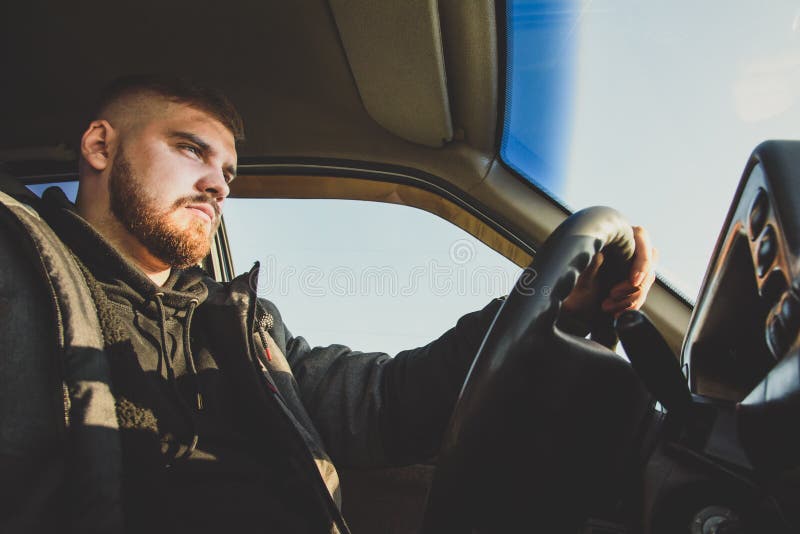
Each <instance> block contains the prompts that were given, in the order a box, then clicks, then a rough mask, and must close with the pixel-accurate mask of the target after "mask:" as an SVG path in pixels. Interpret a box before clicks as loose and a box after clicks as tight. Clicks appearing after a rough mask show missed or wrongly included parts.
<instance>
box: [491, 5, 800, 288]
mask: <svg viewBox="0 0 800 534" xmlns="http://www.w3.org/2000/svg"><path fill="white" fill-rule="evenodd" d="M507 9H508V12H507V17H508V19H507V20H508V25H507V67H508V68H507V74H506V110H505V111H506V113H505V127H504V133H503V141H502V157H503V159H504V161H505V162H506V163H507V164H508V165H509V166H510V167H511V168H513V169H514V170H516V171H517V172H519V173H520V174H521V175H522V176H524V177H525V178H526V179H528V180H530V181H531V182H533V183H534V184H536V185H537V186H538V187H540V188H541V189H543V190H544V191H545V192H547V193H548V194H550V195H551V196H552V197H553V198H555V199H556V200H557V201H559V202H560V203H561V204H563V205H565V206H566V207H568V208H569V209H570V210H578V209H581V208H584V207H586V206H590V205H596V204H604V205H609V206H613V207H616V208H617V209H619V210H620V211H622V212H623V214H624V215H626V217H627V218H628V219H629V220H630V221H631V223H632V224H638V225H642V226H645V227H646V228H647V229H648V230H649V232H650V234H651V236H652V239H653V242H654V244H655V245H656V246H657V248H658V249H659V251H660V261H659V272H660V273H661V274H662V275H663V276H664V278H665V279H666V280H667V281H668V282H669V283H670V284H672V285H673V286H674V287H675V288H676V289H678V290H679V291H680V292H681V293H683V294H684V295H686V296H687V297H689V298H690V299H693V298H694V297H695V296H696V295H697V292H698V290H699V287H700V284H701V282H702V278H703V275H704V273H705V268H706V264H707V262H708V260H709V257H710V254H711V252H712V249H713V247H714V243H715V241H716V238H717V235H718V233H719V231H720V228H721V226H722V222H723V220H724V217H725V214H726V211H727V208H728V205H729V203H730V201H731V199H732V198H733V193H734V190H735V188H736V185H737V183H738V181H739V178H740V176H741V173H742V170H743V169H744V165H745V163H746V161H747V157H748V155H749V154H750V152H751V151H752V149H753V148H755V146H756V145H758V143H760V142H761V141H764V140H766V139H779V138H796V137H797V133H798V125H799V124H800V105H798V97H799V96H800V8H799V7H798V4H797V2H796V1H793V0H792V1H790V0H774V1H770V2H760V1H756V0H744V1H737V2H730V1H723V0H712V1H708V2H696V1H689V0H673V1H670V2H641V1H638V0H613V1H612V0H594V1H592V0H572V1H542V0H509V2H508V4H507Z"/></svg>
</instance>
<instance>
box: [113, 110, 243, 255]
mask: <svg viewBox="0 0 800 534" xmlns="http://www.w3.org/2000/svg"><path fill="white" fill-rule="evenodd" d="M235 167H236V148H235V143H234V140H233V135H232V134H231V133H230V131H229V130H228V129H227V128H225V127H224V126H223V125H222V124H221V123H219V122H218V121H217V120H216V119H214V118H213V117H211V116H210V115H208V114H206V113H205V112H202V111H198V110H195V109H193V108H190V107H188V106H186V105H182V104H169V105H168V107H167V112H166V113H165V114H164V115H163V116H161V117H159V118H156V119H154V120H152V121H149V122H147V123H146V124H144V125H143V126H142V127H141V128H139V129H137V130H136V131H134V132H133V133H132V134H131V135H130V136H127V137H125V138H124V139H122V140H121V141H120V145H119V146H118V148H117V151H116V153H115V155H114V160H113V164H112V167H111V170H110V172H109V198H110V209H111V213H112V214H113V215H114V216H115V217H116V218H117V219H118V220H119V221H120V222H121V223H122V225H123V226H124V227H125V229H126V230H127V231H128V232H130V234H131V235H132V236H133V237H135V238H136V239H137V240H138V241H139V242H140V243H141V244H142V245H143V246H144V247H145V248H146V249H147V250H148V251H149V252H150V254H152V255H153V256H154V257H155V258H157V259H158V260H160V261H162V262H164V263H165V264H167V265H169V266H171V267H175V268H186V267H188V266H190V265H193V264H196V263H197V262H199V261H200V260H201V259H202V258H203V257H205V255H206V254H208V252H209V249H210V246H211V238H212V236H213V235H214V232H215V231H216V229H217V228H218V227H219V223H220V214H221V210H222V203H223V201H224V199H225V197H227V196H228V193H229V189H228V182H230V180H231V179H233V176H234V173H235Z"/></svg>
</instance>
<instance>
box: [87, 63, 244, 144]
mask: <svg viewBox="0 0 800 534" xmlns="http://www.w3.org/2000/svg"><path fill="white" fill-rule="evenodd" d="M146 92H150V93H155V94H157V95H159V96H162V97H164V98H166V99H167V100H170V101H172V102H179V103H181V104H188V105H190V106H192V107H194V108H197V109H199V110H202V111H205V112H206V113H208V114H209V115H211V116H212V117H214V118H215V119H217V120H218V121H219V122H221V123H222V124H223V125H224V126H225V127H226V128H227V129H228V130H230V132H231V133H232V134H233V138H234V139H235V140H236V141H237V142H239V141H243V140H244V123H243V122H242V117H241V116H240V115H239V112H238V111H236V108H235V107H234V106H233V104H232V103H231V101H230V100H228V97H226V96H225V95H224V94H223V93H222V92H221V91H219V90H217V89H214V88H211V87H206V86H203V85H200V84H198V83H196V82H195V81H193V80H190V79H188V78H184V77H178V76H166V75H160V74H134V75H129V76H123V77H120V78H117V79H115V80H114V81H112V82H111V83H109V84H108V85H107V86H106V87H105V88H104V89H103V90H102V91H101V92H100V97H99V98H98V100H97V103H96V104H95V106H94V114H93V117H92V118H93V119H95V118H99V114H100V113H101V112H102V111H103V110H104V109H105V108H107V107H108V106H109V105H111V104H113V103H114V102H116V101H117V100H118V99H120V98H122V97H125V96H129V95H136V94H140V93H146Z"/></svg>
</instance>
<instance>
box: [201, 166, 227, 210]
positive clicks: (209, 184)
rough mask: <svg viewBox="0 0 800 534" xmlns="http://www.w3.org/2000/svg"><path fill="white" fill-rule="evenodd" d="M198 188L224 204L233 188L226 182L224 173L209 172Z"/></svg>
mask: <svg viewBox="0 0 800 534" xmlns="http://www.w3.org/2000/svg"><path fill="white" fill-rule="evenodd" d="M197 188H198V189H200V191H202V192H203V193H205V194H207V195H209V196H213V197H214V199H216V201H217V202H222V201H223V200H225V198H226V197H227V196H228V195H229V194H230V192H231V188H230V187H229V186H228V183H227V182H226V181H225V175H224V174H223V173H222V171H219V170H218V171H217V172H209V173H208V174H207V175H206V176H204V177H203V178H202V179H201V180H200V182H199V183H198V184H197Z"/></svg>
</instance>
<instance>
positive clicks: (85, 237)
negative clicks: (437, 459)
mask: <svg viewBox="0 0 800 534" xmlns="http://www.w3.org/2000/svg"><path fill="white" fill-rule="evenodd" d="M16 197H17V198H18V199H24V200H25V202H27V203H29V204H33V205H36V204H38V201H37V200H36V199H35V198H31V197H30V196H28V195H27V194H26V193H25V192H24V191H22V190H19V189H16ZM0 199H2V200H3V202H2V204H3V206H2V208H3V209H2V213H0V215H2V218H0V259H2V260H3V261H4V266H6V265H7V266H8V267H4V269H3V271H2V276H0V291H3V292H4V293H2V294H0V299H2V300H0V306H3V308H2V309H3V310H10V309H14V311H15V316H16V313H17V312H18V311H21V312H22V313H21V314H20V315H19V316H18V317H16V318H18V319H19V320H18V321H16V322H15V321H10V323H11V324H6V325H3V327H2V329H0V346H2V347H4V348H6V347H10V348H9V349H8V352H7V356H10V357H6V358H3V361H2V362H0V380H2V383H3V384H4V387H3V388H0V389H2V390H3V391H2V392H0V401H2V403H0V470H1V471H2V473H1V474H0V480H2V481H3V482H2V483H0V486H2V488H0V491H2V495H0V497H2V498H3V499H2V501H0V502H2V503H3V505H2V507H0V525H2V526H3V529H2V530H3V531H4V532H6V531H14V530H15V529H17V530H32V529H36V528H39V527H42V528H43V529H44V528H45V527H46V526H47V525H48V523H47V521H48V518H50V517H56V518H58V519H64V518H66V520H57V521H56V522H55V524H58V525H59V528H60V530H61V531H64V530H65V528H64V525H65V523H68V524H69V525H70V527H71V530H74V531H80V532H121V531H123V530H124V528H125V526H126V524H127V526H128V527H129V528H132V527H131V525H136V524H137V523H136V521H134V520H132V519H130V518H129V519H128V520H127V522H126V520H125V519H124V518H125V516H126V514H127V515H128V516H131V515H136V516H137V517H138V515H137V514H138V513H139V512H140V510H137V509H136V506H131V503H130V502H129V500H130V499H128V498H127V496H126V498H123V497H122V495H123V491H122V488H124V487H126V486H125V484H126V481H129V480H130V475H131V471H132V469H131V466H132V465H138V464H134V463H130V462H131V461H132V460H131V459H130V458H129V456H130V453H131V451H134V450H138V451H140V452H141V451H145V450H152V451H155V454H156V457H157V458H158V459H159V460H162V461H163V463H164V466H167V465H171V466H173V467H174V466H175V465H177V464H175V462H183V463H182V464H181V465H186V464H189V465H195V464H192V460H198V461H199V460H201V459H203V458H207V457H210V458H211V460H210V462H206V463H211V464H213V463H214V461H213V458H218V457H220V456H221V451H222V452H223V453H224V452H225V451H226V447H228V449H227V451H228V452H231V451H232V452H233V456H234V457H235V461H233V462H230V461H229V462H227V463H226V462H217V464H218V465H224V466H225V469H224V471H225V473H227V474H230V472H231V470H233V471H236V469H237V468H236V467H231V466H232V465H233V464H236V465H239V466H240V468H239V471H238V472H239V474H241V473H245V472H248V471H249V470H250V469H249V468H250V467H253V466H256V467H255V468H256V470H259V469H260V470H261V473H262V475H263V474H264V473H266V474H267V475H269V476H274V475H276V474H277V476H279V477H280V478H278V479H277V480H275V479H273V480H270V481H269V482H268V483H270V484H272V488H273V490H275V491H281V492H285V493H283V494H282V495H284V501H283V502H293V503H297V510H298V513H299V514H300V515H302V516H303V517H304V518H305V523H302V524H297V523H294V522H293V521H291V520H287V522H286V524H287V525H288V526H292V525H294V527H296V528H294V530H288V529H287V530H280V531H282V532H290V531H313V532H319V531H331V532H336V531H337V530H338V531H341V532H344V531H346V528H347V527H346V525H345V523H344V521H343V519H342V518H341V514H340V513H339V506H338V505H339V489H338V477H337V475H336V470H335V469H334V467H333V464H334V463H336V464H338V465H340V466H344V467H362V468H366V467H379V466H392V465H407V464H411V463H415V462H421V461H426V460H429V459H430V458H431V457H432V456H433V455H435V454H436V452H437V450H438V447H439V443H440V441H441V436H442V434H443V431H444V428H445V425H446V423H447V421H448V418H449V415H450V413H451V411H452V407H453V405H454V403H455V400H456V397H457V395H458V392H459V390H460V387H461V384H462V382H463V379H464V377H465V375H466V373H467V370H468V368H469V365H470V364H471V362H472V359H473V357H474V355H475V354H476V353H477V350H478V347H479V344H480V342H481V340H482V338H483V335H484V333H485V331H486V329H487V327H488V325H489V323H490V322H491V320H492V319H493V318H494V316H495V314H496V312H497V310H498V309H499V307H500V301H493V302H492V303H490V304H489V305H488V306H487V307H486V308H484V309H483V310H481V311H479V312H475V313H473V314H469V315H467V316H464V317H462V318H461V319H460V320H459V321H458V324H457V325H456V326H455V327H454V328H453V329H451V330H449V331H448V332H446V333H445V334H444V335H442V336H441V337H440V338H439V339H437V340H435V341H433V342H432V343H430V344H429V345H426V346H425V347H421V348H417V349H413V350H409V351H403V352H401V353H399V354H397V355H396V356H395V357H390V356H389V355H387V354H383V353H359V352H354V351H351V350H350V349H348V348H347V347H345V346H342V345H332V346H329V347H313V348H312V347H310V346H309V345H308V343H306V341H305V340H304V339H303V338H302V337H295V336H293V335H292V334H291V333H290V331H289V330H288V329H287V327H286V325H285V324H284V323H283V321H282V320H281V316H280V313H279V312H278V310H277V308H276V307H275V306H274V305H273V304H272V303H271V302H269V301H267V300H264V299H259V298H258V297H257V295H256V294H255V291H254V288H256V287H257V275H258V267H257V266H256V267H255V268H254V269H253V270H252V271H251V272H250V273H248V274H246V275H243V276H240V277H238V278H236V279H234V280H233V281H231V282H229V283H220V282H217V281H214V280H213V279H211V278H209V277H208V276H206V275H205V274H204V273H203V272H202V271H200V270H199V269H190V270H188V271H184V272H181V273H175V274H174V275H173V276H172V277H171V278H170V280H169V281H168V283H167V284H165V287H164V288H157V287H155V286H154V285H152V284H149V285H148V282H149V281H148V280H146V279H145V280H138V279H137V276H138V277H139V278H143V277H144V275H143V274H141V273H137V272H136V270H135V269H133V275H135V276H133V275H131V273H130V272H125V270H126V268H128V267H130V266H128V267H126V265H125V262H124V261H122V262H120V261H118V260H120V259H121V258H112V257H111V256H113V255H114V254H115V251H114V250H113V248H111V247H109V246H108V245H107V244H103V243H101V242H97V241H96V240H98V239H99V240H100V241H102V238H101V237H100V236H99V235H98V234H96V233H95V232H94V231H93V230H91V228H90V227H88V225H86V226H87V228H83V229H82V230H80V231H78V232H73V231H70V230H69V228H70V227H72V229H73V230H74V229H75V227H79V226H80V225H81V224H83V225H85V224H86V223H85V222H82V221H81V220H80V218H79V217H78V216H77V215H76V214H74V213H72V212H71V211H70V208H69V206H68V205H67V204H65V202H64V201H63V199H61V200H58V199H55V198H51V199H49V200H48V201H47V202H46V203H45V204H44V205H43V206H37V207H39V209H40V210H41V212H42V214H43V215H44V219H46V220H47V222H49V223H50V225H48V224H46V223H45V221H44V220H42V218H41V217H39V216H38V214H37V213H36V212H35V211H33V210H31V209H30V207H29V206H26V205H25V204H22V203H20V202H19V201H15V200H14V199H12V198H10V197H8V196H6V195H3V196H2V197H0ZM51 226H52V227H53V228H57V229H58V234H59V235H61V238H59V237H57V236H56V235H55V234H54V233H53V231H52V229H51ZM62 239H63V240H62ZM65 242H66V245H65V244H64V243H65ZM20 250H21V251H22V253H20ZM98 251H100V252H98ZM112 260H113V261H112ZM31 267H35V268H31ZM131 268H132V267H131ZM140 282H141V284H140ZM12 287H13V288H14V290H13V291H11V290H10V288H12ZM31 325H37V326H36V327H35V328H34V329H36V330H39V331H41V332H42V334H43V335H39V336H37V337H36V338H35V339H28V338H26V339H24V341H23V342H21V343H17V344H15V342H16V341H17V340H20V339H21V338H24V337H25V336H24V333H25V332H31V330H32V327H31ZM40 325H54V326H55V327H54V328H52V329H49V328H42V327H41V326H40ZM87 340H88V341H87ZM126 358H127V359H126ZM120 365H122V366H123V369H122V370H120V369H119V368H118V367H119V366H120ZM137 365H138V366H139V369H136V366H137ZM125 366H127V367H125ZM215 366H216V367H215ZM214 374H216V375H217V378H219V377H223V378H224V380H223V382H224V383H223V384H219V383H217V384H215V383H214V381H213V380H211V381H209V380H206V379H205V378H204V377H205V376H206V375H214ZM11 376H14V377H15V378H14V380H12V381H11V382H13V383H11V385H10V387H5V384H6V383H8V382H9V381H10V378H9V377H11ZM129 380H130V381H131V382H128V381H129ZM136 380H141V382H140V383H138V384H137V383H136ZM148 381H149V382H150V386H152V387H151V390H152V391H151V393H153V395H152V396H148V395H144V398H142V393H141V392H142V391H143V387H142V384H143V383H147V382H148ZM144 389H147V388H144ZM22 397H25V398H26V399H27V400H28V402H26V403H25V404H24V405H20V404H19V403H16V404H15V403H13V402H11V403H9V402H7V401H9V400H18V399H19V398H22ZM132 397H133V398H132ZM159 402H161V403H162V404H164V405H165V406H166V407H163V408H160V409H151V412H148V407H150V408H152V407H153V406H158V405H159ZM209 403H210V404H209ZM226 404H227V405H228V406H229V408H228V411H225V409H224V408H223V409H222V412H221V413H222V414H223V415H230V414H232V413H234V411H233V409H232V408H230V407H231V406H232V407H234V408H235V412H236V420H235V421H232V422H231V428H224V427H221V426H219V425H222V424H223V423H224V422H225V421H226V417H216V418H214V417H211V418H210V419H208V418H205V419H204V417H205V414H204V413H202V412H203V410H209V409H211V408H214V409H217V408H219V407H220V406H223V405H226ZM165 414H168V415H165ZM170 414H171V415H170ZM162 425H165V426H166V428H162ZM128 431H131V432H133V433H135V434H136V435H138V436H140V437H141V436H147V432H150V434H152V435H151V436H150V438H151V439H150V447H151V448H150V449H147V447H140V448H138V449H136V448H135V445H131V443H133V442H132V441H131V439H130V438H126V432H128ZM121 436H122V437H121ZM214 436H216V437H225V436H228V438H230V439H229V440H228V441H227V442H225V443H223V444H219V443H216V444H214V439H213V437H214ZM231 436H233V437H232V438H231ZM209 444H210V446H209ZM223 455H224V454H223ZM230 456H231V455H230V454H228V457H230ZM134 461H135V460H134ZM237 462H238V464H237ZM241 466H244V467H241ZM170 468H171V467H166V469H170ZM193 469H194V468H191V469H189V471H187V472H184V473H183V475H182V476H184V477H189V478H183V479H181V483H182V484H183V483H185V482H186V481H187V480H190V479H191V477H194V480H196V481H197V482H198V484H201V483H202V482H203V481H204V480H207V479H208V476H209V474H208V472H205V471H197V470H193ZM137 474H138V473H137ZM162 475H163V474H162ZM159 476H161V475H159ZM159 480H162V481H163V478H160V479H159ZM142 483H143V484H144V482H142ZM14 490H17V491H14ZM201 491H202V490H201ZM209 491H213V490H209ZM234 493H235V492H234ZM129 494H130V492H128V493H127V494H126V495H129ZM189 500H191V499H187V502H188V501H189ZM220 504H221V506H222V512H221V516H222V517H224V515H225V503H220ZM178 506H184V505H183V504H178ZM274 508H276V509H277V508H278V507H277V506H275V507H274ZM43 509H48V510H50V512H49V513H48V514H42V513H41V511H42V510H43ZM267 509H269V507H267ZM53 511H54V513H53ZM183 512H185V513H187V514H191V513H192V510H191V509H186V510H184V511H183ZM288 516H289V517H291V514H288ZM264 521H265V522H268V521H270V518H269V517H265V518H264ZM133 528H135V527H133ZM276 530H279V529H276ZM172 531H173V532H174V530H172Z"/></svg>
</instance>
